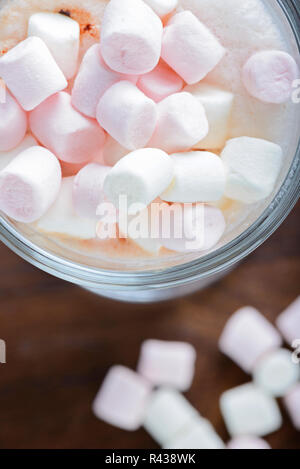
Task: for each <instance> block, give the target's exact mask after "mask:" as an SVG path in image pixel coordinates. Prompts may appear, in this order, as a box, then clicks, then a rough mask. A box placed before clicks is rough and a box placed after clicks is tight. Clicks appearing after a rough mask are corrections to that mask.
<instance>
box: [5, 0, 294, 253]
mask: <svg viewBox="0 0 300 469" xmlns="http://www.w3.org/2000/svg"><path fill="white" fill-rule="evenodd" d="M177 6H178V1H177V0H159V1H158V0H144V1H143V0H110V1H109V2H108V4H107V6H106V9H105V12H104V17H103V20H102V25H101V41H100V43H99V44H98V43H97V44H94V45H93V46H92V47H90V48H89V49H88V50H87V52H86V54H85V55H84V57H83V60H82V62H81V65H80V67H79V70H78V57H79V49H80V28H79V24H78V23H77V22H76V21H74V20H73V19H71V18H69V17H67V16H65V15H62V14H58V13H57V14H56V13H36V14H34V15H32V16H31V17H30V19H29V25H28V38H27V39H25V40H24V41H22V42H20V43H19V44H18V45H17V46H16V47H14V48H12V49H11V50H9V51H8V52H7V53H6V54H5V55H3V56H2V57H1V58H0V77H2V79H3V80H4V82H5V84H6V87H7V96H6V102H5V103H2V104H0V152H1V153H0V169H1V172H0V210H2V211H3V212H4V213H5V214H6V215H7V216H9V217H11V218H12V219H14V220H16V221H19V222H23V223H33V222H38V227H39V228H40V229H41V230H43V231H46V232H53V233H62V234H65V235H69V236H75V237H78V238H81V239H89V238H94V237H95V235H96V228H95V226H96V222H97V215H96V214H97V208H98V207H99V205H100V204H101V203H103V202H105V201H109V202H111V203H113V204H114V205H115V206H118V201H119V197H120V196H121V195H125V196H126V197H127V203H128V206H129V209H128V214H129V215H135V211H136V208H135V209H131V208H130V207H132V206H134V205H135V204H142V205H144V206H150V205H151V203H152V202H153V201H154V200H155V199H157V198H160V199H161V200H163V201H166V202H167V203H168V204H169V205H170V206H171V205H172V204H173V203H179V204H183V203H191V204H198V203H200V204H209V203H215V202H218V201H220V199H221V198H222V197H223V196H227V197H229V198H231V199H234V200H238V201H240V202H243V203H246V204H251V203H255V202H258V201H260V200H262V199H265V198H267V197H268V196H270V194H271V193H272V191H273V189H274V186H275V183H276V180H277V178H278V175H279V172H280V168H281V165H282V150H281V148H280V147H279V146H278V145H277V144H275V143H272V142H269V141H266V140H262V139H256V138H250V137H246V136H242V137H239V138H234V139H231V140H228V141H226V140H227V138H228V134H229V126H230V115H231V109H232V106H233V102H234V96H233V94H232V93H231V92H228V91H224V90H222V89H218V88H216V87H215V86H212V85H210V84H207V83H203V82H202V80H203V79H204V78H205V77H206V76H207V75H208V73H209V72H210V71H212V70H213V69H214V68H215V67H216V66H217V65H218V64H219V62H220V61H221V60H222V58H223V57H224V55H225V54H226V53H230V51H226V50H225V49H224V47H223V46H222V45H221V44H220V42H219V39H218V38H216V37H215V36H214V35H213V33H212V32H211V31H210V30H209V29H208V28H207V27H206V26H205V25H204V24H202V23H201V21H200V20H199V19H198V18H197V17H196V16H195V15H194V14H193V13H192V12H190V11H181V10H180V9H177V10H176V7H177ZM297 75H298V70H297V65H296V63H295V61H294V59H293V58H292V57H291V56H290V55H289V54H287V53H285V52H281V51H274V50H271V51H261V52H259V53H256V54H254V55H253V56H252V57H250V59H249V60H248V61H247V63H246V64H245V66H244V68H243V70H241V79H242V80H243V82H244V84H245V87H246V89H247V90H248V92H249V93H250V94H251V95H252V96H254V97H255V98H256V99H259V100H261V101H263V102H267V103H275V104H279V103H282V102H284V101H286V100H287V99H288V98H289V96H290V93H291V89H292V82H293V80H294V79H295V78H297ZM28 126H29V129H30V132H31V135H27V136H25V135H26V132H27V131H28ZM212 151H215V152H214V153H212ZM66 168H67V169H66ZM62 169H63V171H65V170H67V171H68V172H72V171H73V173H74V174H77V176H76V178H74V177H71V178H67V177H64V178H62ZM74 174H73V176H74ZM206 207H208V208H207V210H208V211H209V216H208V217H207V220H208V221H207V224H208V226H209V227H210V228H211V227H212V228H214V229H211V230H210V231H214V236H213V239H212V241H211V242H209V243H208V247H209V248H211V247H212V245H214V244H216V243H217V242H218V241H219V239H220V238H221V236H222V234H223V232H224V229H225V223H224V220H223V219H222V213H221V212H220V210H219V209H217V208H215V207H212V206H210V205H206ZM205 218H206V217H205ZM195 236H196V234H195ZM179 244H180V243H179ZM166 247H170V246H169V245H167V246H166ZM206 248H207V246H206ZM171 249H174V250H178V251H181V250H184V248H183V247H182V245H181V244H180V245H179V246H178V243H173V244H172V243H171Z"/></svg>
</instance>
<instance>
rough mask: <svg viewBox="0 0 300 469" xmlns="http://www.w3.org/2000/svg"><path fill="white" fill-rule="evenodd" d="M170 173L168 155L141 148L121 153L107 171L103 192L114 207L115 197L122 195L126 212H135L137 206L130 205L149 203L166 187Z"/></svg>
mask: <svg viewBox="0 0 300 469" xmlns="http://www.w3.org/2000/svg"><path fill="white" fill-rule="evenodd" d="M173 174H174V167H173V161H172V158H171V157H170V156H169V155H167V154H166V153H165V152H163V151H162V150H158V149H155V148H144V149H141V150H137V151H134V152H132V153H129V154H128V155H126V156H124V157H123V158H122V159H121V160H120V161H119V162H118V163H117V164H116V165H115V166H114V167H113V168H112V169H111V170H110V172H109V173H108V175H107V177H106V179H105V182H104V192H105V194H106V196H107V198H108V199H109V200H110V201H111V202H112V203H113V204H114V205H115V206H116V207H117V206H118V205H119V197H120V196H122V195H123V196H126V197H127V206H128V214H129V215H135V214H136V213H137V212H138V211H140V209H136V207H135V206H134V205H135V204H144V206H145V207H146V206H147V205H149V204H150V203H151V202H152V201H153V200H155V199H156V198H157V197H158V196H159V194H161V193H162V192H163V191H164V190H165V189H166V188H167V187H168V186H169V184H170V183H171V182H172V179H173ZM145 207H144V208H145Z"/></svg>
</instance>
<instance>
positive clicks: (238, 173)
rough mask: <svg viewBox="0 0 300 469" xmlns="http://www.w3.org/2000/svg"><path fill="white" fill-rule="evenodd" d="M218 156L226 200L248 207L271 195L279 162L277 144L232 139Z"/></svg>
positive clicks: (279, 153) (257, 140)
mask: <svg viewBox="0 0 300 469" xmlns="http://www.w3.org/2000/svg"><path fill="white" fill-rule="evenodd" d="M221 157H222V160H223V163H224V165H225V168H226V171H227V184H226V189H225V195H226V196H227V197H229V198H230V199H234V200H238V201H240V202H244V203H245V204H252V203H255V202H258V201H260V200H263V199H265V198H267V197H269V196H270V195H271V193H272V191H273V190H274V188H275V184H276V181H277V179H278V176H279V173H280V169H281V166H282V162H283V158H282V157H283V152H282V149H281V147H280V146H279V145H277V144H275V143H272V142H268V141H267V140H262V139H258V138H250V137H238V138H233V139H231V140H228V142H227V143H226V146H225V148H224V150H223V151H222V154H221Z"/></svg>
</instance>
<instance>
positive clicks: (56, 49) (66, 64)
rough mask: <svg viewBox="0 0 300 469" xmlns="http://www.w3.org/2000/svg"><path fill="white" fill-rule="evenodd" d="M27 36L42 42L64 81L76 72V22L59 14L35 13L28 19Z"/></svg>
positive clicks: (78, 37) (78, 34) (78, 36)
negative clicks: (64, 78) (61, 73)
mask: <svg viewBox="0 0 300 469" xmlns="http://www.w3.org/2000/svg"><path fill="white" fill-rule="evenodd" d="M28 36H36V37H39V38H40V39H42V40H43V41H44V43H45V44H46V46H47V47H48V49H49V50H50V52H51V54H52V55H53V57H54V59H55V61H56V63H57V65H58V66H59V68H60V69H61V71H62V72H63V74H64V75H65V77H66V79H67V80H69V79H70V78H73V76H74V75H75V73H76V72H77V63H78V53H79V39H80V28H79V24H78V23H77V21H74V20H72V18H69V17H68V16H66V15H61V14H59V13H35V14H34V15H32V16H31V17H30V18H29V22H28Z"/></svg>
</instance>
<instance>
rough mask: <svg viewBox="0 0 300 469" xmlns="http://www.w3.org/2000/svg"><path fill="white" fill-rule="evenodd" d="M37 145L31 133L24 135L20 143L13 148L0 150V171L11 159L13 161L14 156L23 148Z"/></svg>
mask: <svg viewBox="0 0 300 469" xmlns="http://www.w3.org/2000/svg"><path fill="white" fill-rule="evenodd" d="M37 145H38V142H37V141H36V139H35V138H33V137H32V135H26V136H25V137H24V139H23V140H22V142H21V143H20V145H18V146H17V147H16V148H14V149H13V150H10V151H3V152H0V171H2V169H4V168H5V167H6V166H7V165H9V163H11V161H13V160H14V159H15V158H16V156H18V155H19V154H20V153H22V152H23V151H24V150H27V148H30V147H35V146H37Z"/></svg>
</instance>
